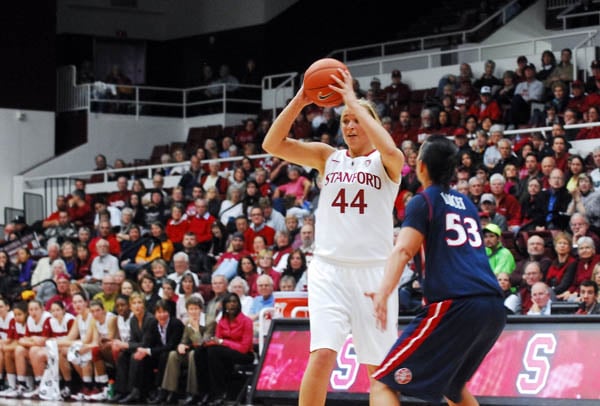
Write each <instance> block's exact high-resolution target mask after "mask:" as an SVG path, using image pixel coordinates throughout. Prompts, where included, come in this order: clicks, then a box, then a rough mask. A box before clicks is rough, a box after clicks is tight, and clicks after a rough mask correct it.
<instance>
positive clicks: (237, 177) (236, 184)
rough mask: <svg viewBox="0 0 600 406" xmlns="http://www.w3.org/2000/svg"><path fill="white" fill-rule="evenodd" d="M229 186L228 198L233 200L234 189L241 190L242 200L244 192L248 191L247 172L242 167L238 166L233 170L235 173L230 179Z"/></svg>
mask: <svg viewBox="0 0 600 406" xmlns="http://www.w3.org/2000/svg"><path fill="white" fill-rule="evenodd" d="M228 181H229V184H228V186H227V197H228V198H229V199H230V198H231V192H232V190H233V189H236V188H237V189H239V190H240V198H241V195H242V194H243V192H242V191H244V190H245V189H246V172H244V170H243V169H242V167H240V166H238V167H236V168H235V169H234V170H233V173H232V174H231V175H230V176H229V178H228Z"/></svg>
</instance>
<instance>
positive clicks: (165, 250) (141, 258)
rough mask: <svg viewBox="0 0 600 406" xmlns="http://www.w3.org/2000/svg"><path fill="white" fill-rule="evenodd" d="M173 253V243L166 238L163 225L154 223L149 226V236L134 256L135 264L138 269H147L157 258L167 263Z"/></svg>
mask: <svg viewBox="0 0 600 406" xmlns="http://www.w3.org/2000/svg"><path fill="white" fill-rule="evenodd" d="M174 251H175V249H174V247H173V243H172V242H171V240H169V238H168V237H167V234H166V233H165V228H164V226H163V223H161V222H159V221H154V222H152V223H151V225H150V236H148V237H147V238H146V239H145V242H144V243H143V244H142V245H141V246H140V249H139V250H138V252H137V255H136V256H135V263H136V265H138V266H140V267H146V266H148V267H149V264H150V263H151V262H152V261H153V260H155V259H157V258H162V259H164V260H165V261H167V262H168V261H170V260H171V257H172V256H173V252H174Z"/></svg>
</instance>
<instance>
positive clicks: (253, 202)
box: [242, 180, 261, 217]
mask: <svg viewBox="0 0 600 406" xmlns="http://www.w3.org/2000/svg"><path fill="white" fill-rule="evenodd" d="M260 197H261V194H260V189H259V188H258V183H256V181H255V180H249V181H247V182H246V188H245V189H244V194H243V197H242V213H243V214H244V216H246V217H250V209H252V208H253V207H254V206H258V199H260Z"/></svg>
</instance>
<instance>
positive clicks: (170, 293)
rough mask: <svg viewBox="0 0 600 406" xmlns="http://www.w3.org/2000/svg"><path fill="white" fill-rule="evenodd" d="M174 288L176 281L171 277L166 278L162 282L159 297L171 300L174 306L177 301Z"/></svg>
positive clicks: (175, 287) (177, 297)
mask: <svg viewBox="0 0 600 406" xmlns="http://www.w3.org/2000/svg"><path fill="white" fill-rule="evenodd" d="M176 289H177V282H175V281H174V280H173V279H168V278H166V279H164V280H163V282H162V289H161V291H160V297H161V298H162V299H165V300H170V301H171V302H173V303H175V306H177V302H178V301H179V295H178V294H177V293H175V290H176Z"/></svg>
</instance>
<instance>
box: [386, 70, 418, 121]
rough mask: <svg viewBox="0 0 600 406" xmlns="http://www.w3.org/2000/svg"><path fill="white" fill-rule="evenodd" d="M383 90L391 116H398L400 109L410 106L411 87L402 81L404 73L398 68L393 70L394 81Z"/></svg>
mask: <svg viewBox="0 0 600 406" xmlns="http://www.w3.org/2000/svg"><path fill="white" fill-rule="evenodd" d="M383 91H384V92H385V96H386V99H385V103H386V104H387V106H388V109H389V113H390V116H391V117H398V114H400V111H401V110H402V109H403V108H406V107H408V102H409V101H410V95H411V90H410V87H409V86H408V85H407V84H406V83H403V82H402V73H401V72H400V71H399V70H398V69H394V70H393V71H392V83H390V84H389V85H388V86H386V87H384V88H383Z"/></svg>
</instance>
